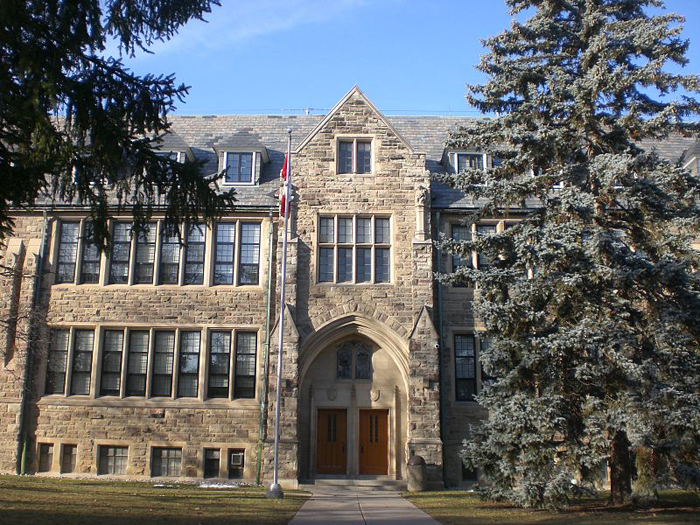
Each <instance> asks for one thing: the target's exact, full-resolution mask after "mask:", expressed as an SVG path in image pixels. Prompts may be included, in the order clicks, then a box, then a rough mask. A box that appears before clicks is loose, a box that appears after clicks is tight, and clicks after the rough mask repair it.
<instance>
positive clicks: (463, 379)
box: [454, 334, 476, 401]
mask: <svg viewBox="0 0 700 525" xmlns="http://www.w3.org/2000/svg"><path fill="white" fill-rule="evenodd" d="M454 352H455V398H456V400H457V401H473V400H474V396H475V395H476V347H475V344H474V336H473V335H464V334H456V335H455V336H454Z"/></svg>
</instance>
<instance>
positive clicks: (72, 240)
mask: <svg viewBox="0 0 700 525" xmlns="http://www.w3.org/2000/svg"><path fill="white" fill-rule="evenodd" d="M79 236H80V223H78V222H63V223H61V234H60V237H59V245H58V264H57V265H56V283H72V282H74V281H75V263H76V260H77V257H78V238H79Z"/></svg>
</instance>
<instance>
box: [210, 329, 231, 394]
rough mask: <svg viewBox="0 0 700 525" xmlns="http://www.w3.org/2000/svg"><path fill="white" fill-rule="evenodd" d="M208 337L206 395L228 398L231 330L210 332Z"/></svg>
mask: <svg viewBox="0 0 700 525" xmlns="http://www.w3.org/2000/svg"><path fill="white" fill-rule="evenodd" d="M210 338H211V339H210V346H209V386H208V389H207V396H208V397H210V398H228V396H229V367H230V363H231V332H211V336H210Z"/></svg>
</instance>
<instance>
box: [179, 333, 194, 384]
mask: <svg viewBox="0 0 700 525" xmlns="http://www.w3.org/2000/svg"><path fill="white" fill-rule="evenodd" d="M199 337H200V333H199V332H181V333H180V365H179V376H178V382H177V395H178V396H179V397H197V395H198V394H199V346H200V345H199V341H200V339H199Z"/></svg>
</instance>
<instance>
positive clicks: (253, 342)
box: [233, 332, 257, 399]
mask: <svg viewBox="0 0 700 525" xmlns="http://www.w3.org/2000/svg"><path fill="white" fill-rule="evenodd" d="M256 348H257V334H255V333H254V332H236V378H235V380H234V391H233V397H235V398H248V399H252V398H254V397H255V354H256Z"/></svg>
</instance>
